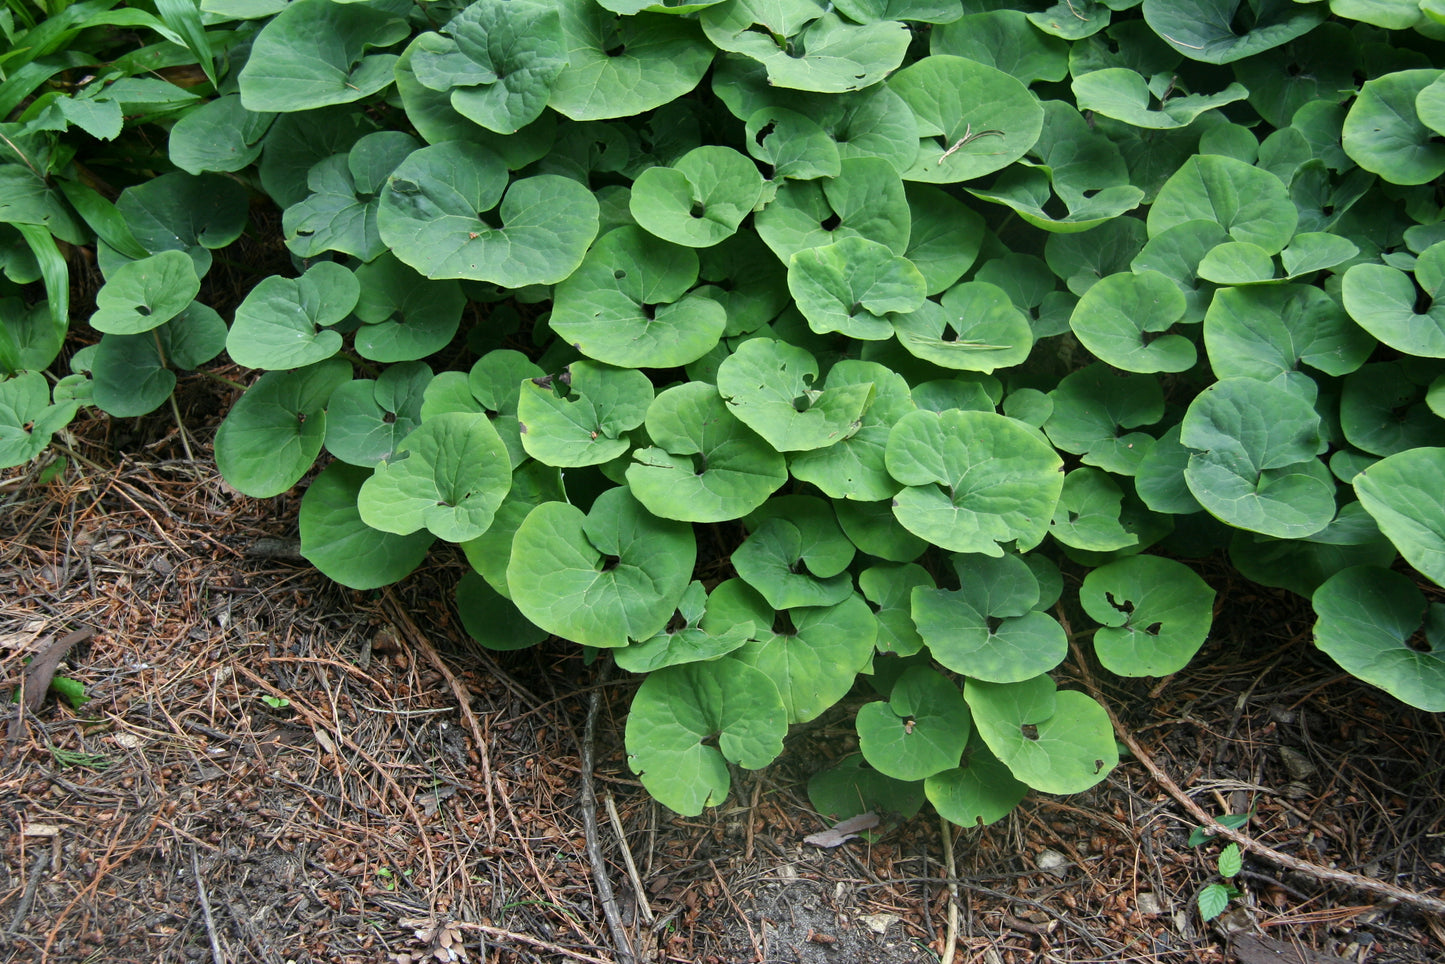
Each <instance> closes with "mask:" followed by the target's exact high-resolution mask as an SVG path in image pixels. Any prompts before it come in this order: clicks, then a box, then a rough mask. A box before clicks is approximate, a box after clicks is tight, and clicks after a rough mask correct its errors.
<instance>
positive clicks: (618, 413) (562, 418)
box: [517, 359, 653, 467]
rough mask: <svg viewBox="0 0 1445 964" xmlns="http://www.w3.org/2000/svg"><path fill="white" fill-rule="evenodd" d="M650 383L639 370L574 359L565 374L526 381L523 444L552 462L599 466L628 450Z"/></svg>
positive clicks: (521, 402) (521, 406)
mask: <svg viewBox="0 0 1445 964" xmlns="http://www.w3.org/2000/svg"><path fill="white" fill-rule="evenodd" d="M652 398H653V396H652V382H651V381H649V380H648V378H647V376H646V375H644V374H643V373H642V372H640V371H637V370H636V369H631V368H613V367H612V366H611V365H603V364H599V363H598V362H593V361H587V360H586V359H583V360H582V361H576V362H573V363H572V364H571V365H568V366H567V369H566V372H565V373H564V374H563V375H561V376H555V377H551V378H547V379H529V380H527V381H524V382H522V389H521V395H520V397H519V398H518V401H517V420H518V421H519V422H520V423H521V432H522V447H523V448H525V449H526V450H527V454H528V455H530V456H532V458H534V459H536V460H537V461H539V462H546V463H547V464H548V465H557V466H564V467H576V466H582V465H599V464H601V463H603V462H608V461H611V460H612V459H615V458H617V456H619V455H621V454H622V453H624V452H626V451H627V450H628V448H629V447H631V445H632V440H631V438H630V437H629V436H628V435H627V433H628V432H630V431H632V430H633V429H635V428H637V426H639V425H641V424H642V421H643V419H645V418H646V417H647V409H648V406H649V405H651V404H652Z"/></svg>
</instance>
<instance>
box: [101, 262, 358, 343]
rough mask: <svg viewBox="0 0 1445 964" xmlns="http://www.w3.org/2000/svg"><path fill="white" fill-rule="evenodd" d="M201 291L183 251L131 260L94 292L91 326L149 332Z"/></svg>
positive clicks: (130, 332) (126, 332)
mask: <svg viewBox="0 0 1445 964" xmlns="http://www.w3.org/2000/svg"><path fill="white" fill-rule="evenodd" d="M343 270H344V269H343ZM200 290H201V279H200V278H198V277H196V268H195V265H194V263H192V261H191V259H190V258H189V257H188V256H187V255H186V254H185V253H184V252H182V251H163V252H161V253H160V254H155V255H151V256H150V257H149V258H143V259H141V260H140V261H130V262H127V263H126V264H123V265H121V266H120V267H118V268H116V270H115V272H114V273H113V274H112V275H111V277H110V278H109V279H108V280H107V281H106V283H105V285H104V286H103V287H102V288H101V289H100V291H98V292H96V295H95V314H93V315H91V316H90V326H91V327H92V328H94V329H95V330H96V331H103V332H106V333H107V334H112V335H135V334H139V333H140V332H143V331H150V330H151V329H152V328H156V327H158V326H160V325H163V324H165V323H166V322H168V321H170V320H171V319H172V318H174V317H175V316H176V315H178V314H180V313H181V312H182V311H184V310H185V309H186V307H187V306H188V305H189V304H190V303H191V299H192V298H194V297H195V296H196V295H197V294H198V293H199V292H200Z"/></svg>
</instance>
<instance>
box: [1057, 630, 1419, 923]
mask: <svg viewBox="0 0 1445 964" xmlns="http://www.w3.org/2000/svg"><path fill="white" fill-rule="evenodd" d="M1056 612H1057V614H1058V617H1059V623H1060V625H1062V626H1063V627H1064V632H1065V634H1066V635H1067V636H1068V638H1069V647H1070V649H1072V650H1073V653H1074V661H1075V663H1076V664H1077V665H1078V667H1079V674H1080V676H1081V677H1082V678H1083V682H1084V685H1085V686H1086V687H1087V688H1088V690H1089V693H1090V695H1092V696H1093V697H1094V699H1095V700H1097V701H1098V702H1099V705H1100V706H1102V707H1103V708H1104V712H1105V713H1108V714H1109V722H1110V723H1112V724H1113V726H1114V732H1115V734H1117V735H1118V737H1119V739H1120V740H1122V741H1123V742H1124V745H1125V746H1127V747H1128V748H1129V752H1130V753H1132V754H1134V758H1135V759H1136V760H1138V761H1139V762H1140V763H1142V764H1144V768H1145V769H1146V770H1148V771H1149V774H1150V776H1152V777H1153V778H1154V782H1155V783H1157V784H1159V786H1160V787H1161V788H1163V790H1164V792H1166V793H1168V794H1169V795H1170V796H1171V797H1173V798H1174V799H1175V801H1176V802H1178V804H1179V805H1180V806H1181V807H1183V808H1184V809H1185V810H1186V811H1188V813H1189V815H1190V816H1191V817H1193V818H1194V819H1195V820H1197V821H1198V822H1199V825H1200V826H1202V827H1204V828H1205V829H1206V830H1208V831H1209V832H1210V833H1211V834H1214V835H1216V836H1219V837H1223V838H1224V839H1225V840H1228V841H1231V842H1233V843H1236V844H1238V845H1239V847H1240V849H1241V850H1244V851H1247V852H1249V853H1252V854H1254V855H1255V856H1256V857H1259V858H1261V859H1263V860H1266V861H1268V862H1269V863H1272V864H1274V865H1275V866H1276V867H1283V868H1285V869H1286V870H1293V871H1296V872H1298V873H1301V874H1306V875H1308V876H1310V877H1313V878H1315V879H1316V880H1322V881H1325V882H1326V883H1331V884H1335V885H1336V886H1339V887H1346V888H1349V889H1351V890H1357V891H1361V892H1363V893H1367V894H1377V895H1379V896H1380V897H1384V898H1387V899H1389V900H1393V901H1397V902H1398V903H1401V904H1404V905H1406V906H1408V907H1413V908H1415V909H1416V910H1418V911H1422V912H1424V913H1427V914H1434V915H1437V916H1441V917H1445V900H1441V899H1440V898H1438V897H1431V896H1429V895H1428V894H1419V893H1415V892H1414V891H1409V890H1406V889H1405V888H1403V887H1397V886H1395V885H1394V884H1390V883H1386V882H1385V881H1383V880H1376V879H1375V878H1373V877H1365V876H1362V875H1360V874H1352V873H1350V872H1349V871H1347V870H1336V869H1334V868H1332V867H1321V866H1320V865H1319V864H1315V863H1310V862H1309V861H1307V860H1300V859H1299V858H1298V857H1291V856H1290V855H1289V854H1287V853H1282V852H1281V851H1278V850H1275V849H1274V848H1273V847H1270V846H1267V845H1265V844H1262V843H1260V842H1259V841H1258V840H1255V839H1254V838H1253V837H1250V836H1249V835H1248V834H1244V833H1241V832H1240V831H1238V830H1235V829H1233V828H1232V827H1226V826H1225V825H1224V824H1222V823H1220V822H1219V821H1217V820H1215V819H1214V817H1213V816H1212V815H1211V814H1209V813H1208V812H1206V811H1205V810H1204V808H1203V807H1201V806H1200V805H1199V804H1197V803H1195V802H1194V798H1193V797H1191V796H1189V794H1187V793H1185V792H1184V791H1183V790H1181V789H1180V788H1179V785H1178V784H1177V783H1175V782H1174V780H1173V779H1172V778H1171V777H1170V776H1169V774H1167V773H1165V772H1164V770H1163V769H1162V768H1161V767H1160V766H1159V764H1157V763H1155V762H1154V758H1153V757H1152V756H1150V755H1149V753H1148V752H1147V751H1146V750H1145V749H1144V748H1143V747H1142V746H1140V745H1139V741H1138V740H1136V739H1135V738H1134V734H1133V733H1131V732H1130V731H1129V730H1127V729H1125V727H1124V724H1123V723H1121V722H1120V721H1119V717H1118V715H1117V714H1115V713H1114V708H1113V707H1112V706H1110V705H1109V704H1108V702H1106V701H1105V699H1104V694H1103V692H1102V691H1101V690H1100V689H1099V686H1098V684H1097V683H1095V682H1094V677H1093V674H1092V673H1090V671H1089V667H1088V664H1087V663H1086V662H1085V661H1084V659H1083V655H1082V653H1081V652H1080V651H1079V646H1078V643H1077V641H1076V640H1075V638H1074V633H1073V630H1072V629H1071V628H1070V626H1069V622H1068V617H1067V616H1066V615H1065V614H1064V610H1063V605H1062V604H1060V605H1059V607H1058V608H1057V610H1056Z"/></svg>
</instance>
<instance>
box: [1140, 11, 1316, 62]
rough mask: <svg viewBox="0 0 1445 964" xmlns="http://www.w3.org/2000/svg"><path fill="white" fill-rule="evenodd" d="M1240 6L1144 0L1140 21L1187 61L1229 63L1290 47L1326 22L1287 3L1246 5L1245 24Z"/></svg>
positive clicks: (1314, 14) (1314, 12) (1314, 13)
mask: <svg viewBox="0 0 1445 964" xmlns="http://www.w3.org/2000/svg"><path fill="white" fill-rule="evenodd" d="M1239 7H1240V0H1144V20H1145V21H1146V22H1147V23H1148V24H1149V28H1150V29H1151V30H1153V31H1154V32H1155V33H1156V34H1158V35H1159V37H1160V38H1161V39H1163V40H1164V42H1165V43H1167V44H1169V46H1171V47H1173V48H1174V49H1175V50H1177V51H1179V52H1180V53H1181V54H1183V55H1184V56H1186V57H1188V58H1189V59H1190V60H1200V61H1203V62H1204V63H1207V64H1228V63H1233V62H1234V61H1236V60H1242V59H1243V58H1245V57H1250V56H1253V55H1255V54H1259V53H1263V52H1264V51H1266V50H1271V49H1273V48H1275V47H1278V46H1280V45H1282V44H1286V43H1289V42H1290V41H1291V40H1294V39H1295V38H1296V37H1299V36H1302V35H1303V34H1306V33H1308V32H1309V31H1311V30H1313V29H1314V28H1315V27H1316V26H1317V25H1318V24H1319V23H1320V21H1322V20H1324V18H1325V14H1324V12H1323V11H1319V10H1314V9H1312V8H1310V7H1301V6H1300V5H1299V4H1297V3H1291V2H1289V0H1259V2H1257V3H1251V4H1250V16H1248V17H1247V19H1240V17H1241V16H1242V15H1239ZM1237 15H1239V16H1237Z"/></svg>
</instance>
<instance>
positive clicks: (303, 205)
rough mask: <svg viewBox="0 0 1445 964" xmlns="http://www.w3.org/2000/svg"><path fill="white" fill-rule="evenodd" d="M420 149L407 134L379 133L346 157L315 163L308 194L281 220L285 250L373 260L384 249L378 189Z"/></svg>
mask: <svg viewBox="0 0 1445 964" xmlns="http://www.w3.org/2000/svg"><path fill="white" fill-rule="evenodd" d="M420 146H421V145H420V144H419V143H417V140H416V138H414V137H412V136H411V135H410V134H404V133H402V132H400V131H377V132H376V133H375V134H368V135H366V136H365V137H363V138H361V139H360V140H359V141H357V142H356V143H355V144H354V145H353V146H352V148H351V151H350V153H347V154H333V155H331V156H330V157H328V158H325V159H324V160H321V161H318V162H317V163H316V165H315V166H314V167H312V168H311V171H310V172H309V173H308V174H307V175H306V186H307V187H308V188H310V190H311V195H310V196H309V197H307V198H306V199H305V200H304V201H301V202H299V203H297V204H293V205H291V206H290V207H288V208H287V209H286V212H285V214H284V215H283V216H282V219H281V226H282V229H283V230H284V231H285V232H286V247H288V248H290V249H291V252H292V253H293V254H295V255H297V256H298V257H302V258H314V257H316V256H317V255H320V254H322V253H323V252H326V251H340V252H342V253H343V254H349V255H353V256H354V257H357V258H360V259H361V260H362V261H372V260H374V259H375V258H376V257H377V256H379V255H380V254H381V253H382V252H384V251H385V250H386V245H385V244H383V243H382V241H381V234H380V232H379V231H378V230H377V226H376V212H377V209H378V208H379V207H380V205H381V201H380V197H379V195H380V194H381V189H382V187H383V186H384V185H385V184H386V179H387V177H388V176H390V174H391V172H392V171H394V170H395V169H396V166H397V165H398V164H400V163H401V162H402V161H404V160H406V158H407V156H408V155H409V154H411V153H412V151H415V150H416V149H417V148H419V147H420Z"/></svg>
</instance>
